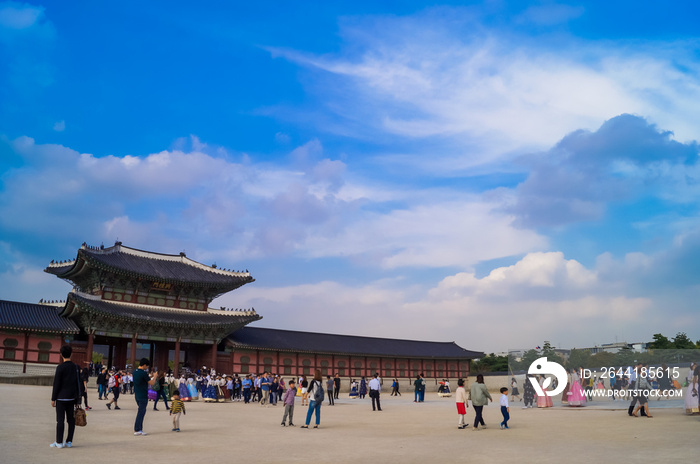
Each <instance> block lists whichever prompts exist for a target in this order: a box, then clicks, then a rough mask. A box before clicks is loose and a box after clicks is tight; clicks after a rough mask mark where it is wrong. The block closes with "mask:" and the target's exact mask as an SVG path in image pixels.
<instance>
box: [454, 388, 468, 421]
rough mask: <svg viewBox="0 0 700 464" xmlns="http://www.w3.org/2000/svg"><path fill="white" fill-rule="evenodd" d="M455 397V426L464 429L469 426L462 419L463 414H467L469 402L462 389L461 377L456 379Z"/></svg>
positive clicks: (465, 392)
mask: <svg viewBox="0 0 700 464" xmlns="http://www.w3.org/2000/svg"><path fill="white" fill-rule="evenodd" d="M455 398H456V400H457V415H458V416H459V422H457V428H458V429H465V428H467V427H469V426H468V425H467V424H466V423H465V421H464V416H465V415H466V414H467V408H468V407H469V403H468V401H467V391H466V390H465V389H464V380H462V379H459V380H458V381H457V391H456V392H455Z"/></svg>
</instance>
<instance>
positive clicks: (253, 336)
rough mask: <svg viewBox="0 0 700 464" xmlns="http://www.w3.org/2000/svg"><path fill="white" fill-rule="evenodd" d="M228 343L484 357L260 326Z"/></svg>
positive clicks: (448, 347) (448, 348) (448, 345)
mask: <svg viewBox="0 0 700 464" xmlns="http://www.w3.org/2000/svg"><path fill="white" fill-rule="evenodd" d="M227 340H228V341H229V342H230V343H231V344H232V345H234V346H238V347H241V348H258V349H270V350H280V351H307V352H313V353H319V354H320V353H327V354H343V355H347V354H349V355H357V356H392V357H407V358H438V359H456V358H459V359H474V358H479V357H482V356H483V355H484V353H481V352H478V351H469V350H465V349H464V348H462V347H460V346H459V345H457V344H456V343H454V342H427V341H419V340H399V339H393V338H374V337H359V336H354V335H336V334H326V333H316V332H296V331H292V330H279V329H265V328H260V327H243V328H242V329H239V330H237V331H235V332H234V333H232V334H231V335H229V336H228V338H227Z"/></svg>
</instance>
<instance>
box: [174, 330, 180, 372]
mask: <svg viewBox="0 0 700 464" xmlns="http://www.w3.org/2000/svg"><path fill="white" fill-rule="evenodd" d="M173 375H174V376H175V378H179V377H180V337H177V340H175V360H174V362H173Z"/></svg>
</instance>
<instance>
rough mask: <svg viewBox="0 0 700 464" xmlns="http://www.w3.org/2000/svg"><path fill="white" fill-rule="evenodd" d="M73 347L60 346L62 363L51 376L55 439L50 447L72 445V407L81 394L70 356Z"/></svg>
mask: <svg viewBox="0 0 700 464" xmlns="http://www.w3.org/2000/svg"><path fill="white" fill-rule="evenodd" d="M72 354H73V348H71V347H70V345H64V346H62V347H61V358H62V359H63V363H61V364H59V365H58V367H57V368H56V375H55V376H54V378H53V391H52V393H51V406H53V407H54V408H56V441H55V442H53V443H51V445H49V446H51V447H52V448H63V447H64V446H65V447H66V448H70V447H72V446H73V433H75V413H74V408H75V406H76V405H78V404H80V399H81V396H82V391H81V386H80V377H79V374H78V366H77V365H76V364H74V363H73V362H72V361H71V360H70V357H71V355H72ZM65 422H68V436H67V437H66V441H65V442H64V441H63V432H64V430H65V425H64V424H65Z"/></svg>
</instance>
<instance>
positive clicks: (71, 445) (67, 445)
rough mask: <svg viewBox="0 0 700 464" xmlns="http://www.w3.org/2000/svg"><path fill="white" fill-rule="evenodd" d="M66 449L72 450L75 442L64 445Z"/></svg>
mask: <svg viewBox="0 0 700 464" xmlns="http://www.w3.org/2000/svg"><path fill="white" fill-rule="evenodd" d="M63 447H64V448H72V447H73V442H70V441H67V442H66V444H65V445H63Z"/></svg>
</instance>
